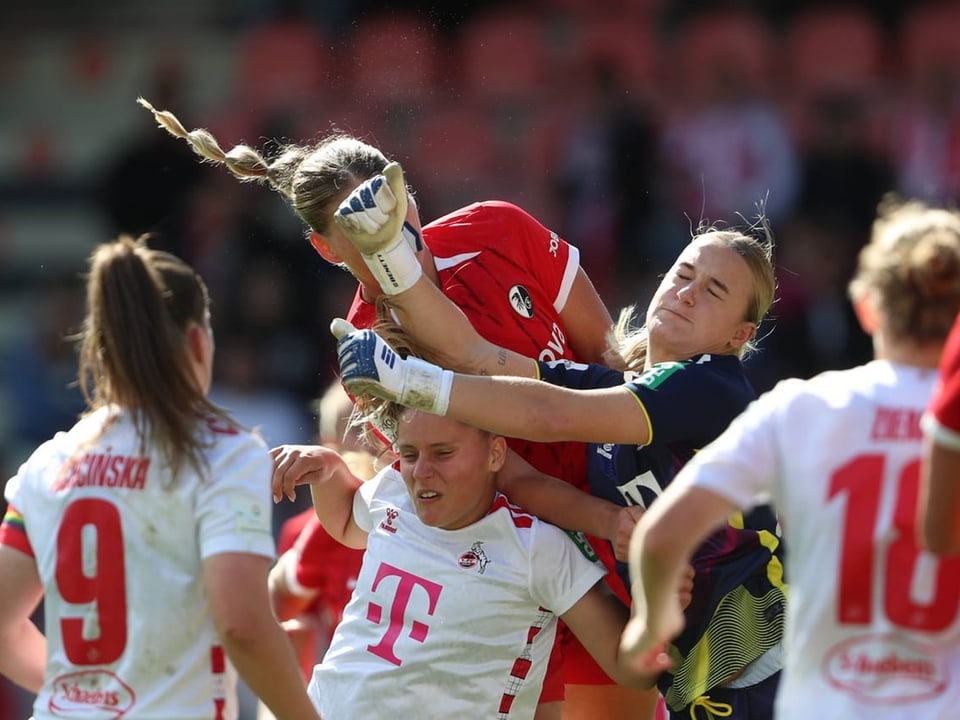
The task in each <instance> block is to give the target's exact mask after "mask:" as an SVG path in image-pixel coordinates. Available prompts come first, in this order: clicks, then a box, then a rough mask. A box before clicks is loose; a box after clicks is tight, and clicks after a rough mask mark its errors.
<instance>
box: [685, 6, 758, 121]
mask: <svg viewBox="0 0 960 720" xmlns="http://www.w3.org/2000/svg"><path fill="white" fill-rule="evenodd" d="M678 41H679V42H678V44H677V45H675V47H674V50H675V58H674V62H673V63H672V70H673V71H674V72H675V74H674V75H673V82H674V83H676V84H677V85H678V86H679V87H681V88H682V89H683V90H684V94H685V96H686V97H687V99H692V100H694V101H695V102H696V101H699V100H702V99H704V98H705V97H707V96H709V95H710V93H711V89H712V87H713V85H714V83H715V81H716V78H717V74H718V73H719V72H720V71H724V72H726V73H727V75H728V77H730V78H731V79H733V78H736V79H737V81H738V82H739V83H740V84H741V85H743V86H744V87H746V88H748V89H749V90H750V91H751V92H754V93H759V94H761V95H764V94H766V93H768V92H769V91H770V90H771V87H772V85H773V81H774V77H775V74H774V73H775V69H776V63H775V47H774V37H773V33H772V30H771V29H770V27H768V26H767V25H766V23H765V22H764V21H763V20H762V19H761V18H759V17H758V16H756V15H754V14H752V13H750V12H748V11H739V10H720V11H711V12H705V13H702V14H700V15H697V16H695V17H694V18H693V19H692V20H691V21H690V22H689V23H688V24H687V25H686V26H685V27H684V28H683V29H682V30H681V32H680V36H679V38H678Z"/></svg>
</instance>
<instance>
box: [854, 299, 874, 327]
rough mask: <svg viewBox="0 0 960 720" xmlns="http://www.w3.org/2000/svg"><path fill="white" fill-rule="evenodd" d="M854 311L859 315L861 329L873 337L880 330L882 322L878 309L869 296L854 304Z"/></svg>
mask: <svg viewBox="0 0 960 720" xmlns="http://www.w3.org/2000/svg"><path fill="white" fill-rule="evenodd" d="M853 311H854V313H856V315H857V320H858V321H859V322H860V327H861V328H862V329H863V331H864V332H865V333H866V334H867V335H873V334H874V333H875V332H877V330H879V329H880V320H879V319H878V317H877V308H876V307H875V306H874V303H873V299H872V298H871V297H870V295H869V294H864V295H862V296H861V297H859V298H858V299H857V300H855V301H854V303H853Z"/></svg>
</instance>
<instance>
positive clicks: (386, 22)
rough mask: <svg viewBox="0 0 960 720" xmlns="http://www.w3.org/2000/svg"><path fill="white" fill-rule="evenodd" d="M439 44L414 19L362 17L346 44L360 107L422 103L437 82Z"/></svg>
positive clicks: (426, 26) (427, 27)
mask: <svg viewBox="0 0 960 720" xmlns="http://www.w3.org/2000/svg"><path fill="white" fill-rule="evenodd" d="M439 49H440V42H439V39H438V37H437V34H436V32H435V31H434V30H433V28H432V27H431V26H430V25H429V23H428V22H426V21H425V20H422V19H420V18H418V17H416V16H414V15H405V14H381V15H375V16H370V17H367V18H364V19H361V20H360V22H359V24H358V25H357V26H356V27H355V28H354V30H353V32H352V33H351V36H350V39H349V41H348V43H347V53H346V57H349V58H350V59H351V62H352V65H351V67H352V73H353V74H352V80H353V91H354V93H355V94H356V95H357V97H358V99H360V100H362V101H363V102H364V103H368V102H370V103H392V102H396V101H413V102H417V101H421V100H423V99H425V98H428V97H430V96H431V95H433V94H434V93H435V91H436V89H437V84H438V82H439V81H440V80H441V73H440V71H441V67H440V62H439V60H440V57H439V54H438V53H439Z"/></svg>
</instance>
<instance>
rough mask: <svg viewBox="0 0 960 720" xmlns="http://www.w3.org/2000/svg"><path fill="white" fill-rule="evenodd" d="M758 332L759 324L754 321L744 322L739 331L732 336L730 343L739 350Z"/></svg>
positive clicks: (738, 328)
mask: <svg viewBox="0 0 960 720" xmlns="http://www.w3.org/2000/svg"><path fill="white" fill-rule="evenodd" d="M756 334H757V324H756V323H752V322H742V323H740V325H739V327H737V331H736V332H735V333H734V334H733V337H732V338H730V344H731V345H732V346H733V349H734V350H739V349H740V348H742V347H743V346H744V345H746V344H747V343H748V342H750V341H751V340H753V338H754V337H755V336H756Z"/></svg>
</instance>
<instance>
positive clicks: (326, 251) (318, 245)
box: [309, 232, 343, 265]
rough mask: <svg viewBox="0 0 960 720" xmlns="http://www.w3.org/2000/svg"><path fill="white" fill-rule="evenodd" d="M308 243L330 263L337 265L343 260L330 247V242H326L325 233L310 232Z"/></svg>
mask: <svg viewBox="0 0 960 720" xmlns="http://www.w3.org/2000/svg"><path fill="white" fill-rule="evenodd" d="M309 239H310V244H311V245H312V246H313V249H314V250H316V251H317V254H318V255H319V256H320V257H322V258H323V259H324V260H326V261H327V262H328V263H331V264H332V265H339V264H340V263H342V262H343V259H342V258H341V257H340V256H339V255H337V253H336V252H334V250H333V248H332V247H330V243H329V242H327V238H326V236H325V235H321V234H320V233H318V232H311V233H310V237H309Z"/></svg>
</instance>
